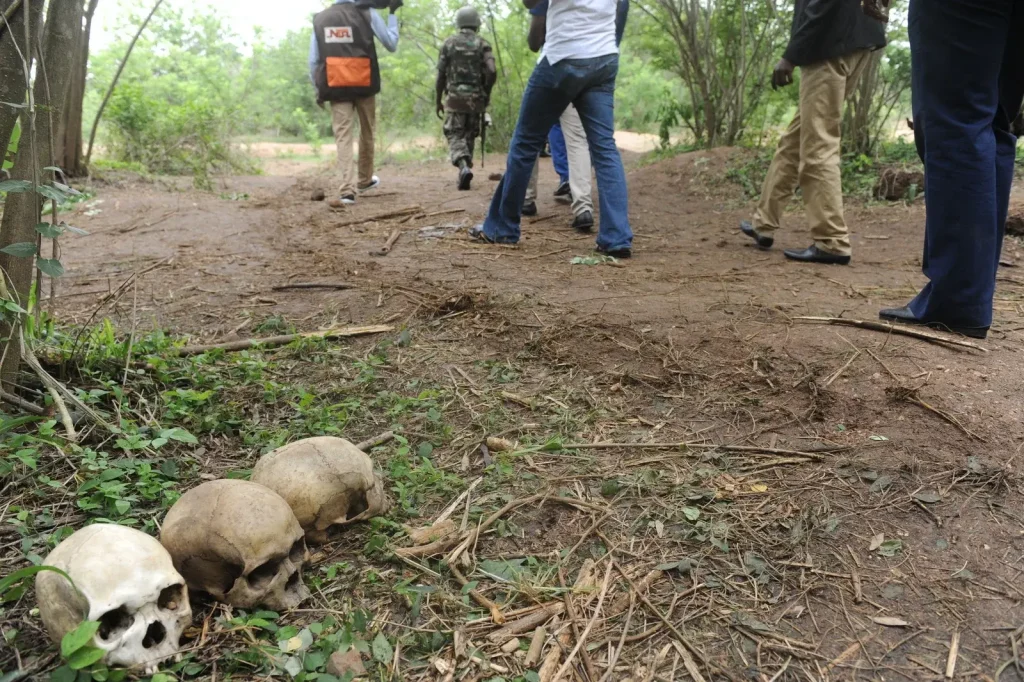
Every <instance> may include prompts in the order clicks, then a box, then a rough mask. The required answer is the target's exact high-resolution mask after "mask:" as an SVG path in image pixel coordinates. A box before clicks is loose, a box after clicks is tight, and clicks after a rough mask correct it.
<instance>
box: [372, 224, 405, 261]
mask: <svg viewBox="0 0 1024 682" xmlns="http://www.w3.org/2000/svg"><path fill="white" fill-rule="evenodd" d="M401 236H402V231H401V230H392V231H391V234H390V235H389V236H388V240H387V241H386V242H384V246H382V247H380V248H379V249H378V250H376V251H371V252H370V255H371V256H386V255H388V254H389V253H391V249H393V248H395V242H397V241H398V238H399V237H401Z"/></svg>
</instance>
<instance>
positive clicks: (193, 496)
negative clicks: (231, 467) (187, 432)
mask: <svg viewBox="0 0 1024 682" xmlns="http://www.w3.org/2000/svg"><path fill="white" fill-rule="evenodd" d="M160 542H162V543H163V544H164V547H166V548H167V551H168V552H170V553H171V557H172V558H173V559H174V566H175V567H176V568H177V569H178V570H179V571H181V574H182V575H183V576H185V580H187V581H188V586H189V587H191V588H192V589H194V590H198V591H202V592H208V593H210V594H211V595H213V596H214V597H216V598H217V599H219V600H221V601H225V602H227V603H228V604H231V605H232V606H237V607H239V608H245V609H248V608H252V607H254V606H266V607H268V608H271V609H279V610H284V609H291V608H295V607H296V606H298V605H299V604H301V603H302V601H303V600H305V599H306V598H307V597H309V590H308V589H306V586H305V585H304V584H303V582H302V564H303V562H305V561H306V559H307V557H308V555H307V553H306V542H305V540H304V539H303V536H302V527H301V526H299V522H298V521H296V520H295V515H294V514H292V510H291V509H289V508H288V503H287V502H285V501H284V500H283V499H281V496H280V495H278V494H277V493H275V492H274V491H273V490H270V489H269V488H265V487H263V486H261V485H258V484H256V483H250V482H249V481H233V480H232V481H228V480H224V481H210V482H209V483H203V484H202V485H200V486H198V487H196V488H193V489H192V490H190V491H188V492H187V493H185V494H184V495H182V496H181V499H180V500H178V501H177V502H176V503H175V504H174V506H173V507H171V511H169V512H168V513H167V518H166V519H164V527H163V530H162V531H161V532H160Z"/></svg>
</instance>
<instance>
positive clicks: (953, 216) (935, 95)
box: [909, 0, 1024, 327]
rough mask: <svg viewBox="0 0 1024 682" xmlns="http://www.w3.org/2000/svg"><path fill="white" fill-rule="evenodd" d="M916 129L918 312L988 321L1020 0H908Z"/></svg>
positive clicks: (940, 318)
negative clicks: (920, 216)
mask: <svg viewBox="0 0 1024 682" xmlns="http://www.w3.org/2000/svg"><path fill="white" fill-rule="evenodd" d="M909 29H910V48H911V55H912V71H913V107H914V138H915V142H916V143H917V150H918V153H919V154H920V156H921V160H922V161H923V162H924V167H925V184H926V187H927V190H926V192H925V206H926V208H927V218H926V224H925V239H924V257H923V260H922V264H923V266H924V267H923V269H924V274H925V275H926V276H927V277H928V279H929V280H930V281H929V283H928V284H927V285H926V286H925V288H924V289H923V290H922V291H921V293H920V294H918V295H917V298H915V299H914V300H913V301H912V302H911V304H910V307H911V310H912V311H913V312H914V314H915V315H916V316H917V317H918V319H921V320H923V321H926V322H933V321H934V322H944V323H946V324H951V325H958V326H965V327H988V326H989V325H990V324H991V323H992V297H993V295H994V293H995V283H996V270H997V269H998V268H999V254H1000V250H1001V249H1002V244H1003V231H1004V226H1005V223H1006V213H1007V207H1008V204H1009V200H1010V184H1011V182H1012V180H1013V167H1014V158H1015V152H1016V144H1017V140H1016V138H1015V137H1014V136H1013V134H1012V133H1011V132H1010V123H1011V122H1012V121H1013V119H1014V117H1015V116H1016V115H1017V112H1018V111H1019V110H1020V107H1021V100H1022V99H1024V0H911V1H910V17H909Z"/></svg>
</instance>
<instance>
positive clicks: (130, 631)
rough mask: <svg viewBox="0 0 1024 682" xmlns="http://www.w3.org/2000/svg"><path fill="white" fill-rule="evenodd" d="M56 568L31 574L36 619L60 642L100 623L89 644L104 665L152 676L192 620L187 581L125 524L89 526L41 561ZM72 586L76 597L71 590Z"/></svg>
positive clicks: (148, 539)
mask: <svg viewBox="0 0 1024 682" xmlns="http://www.w3.org/2000/svg"><path fill="white" fill-rule="evenodd" d="M43 563H44V564H45V565H46V566H53V567H54V568H59V569H61V570H62V571H64V572H65V573H67V574H68V575H70V576H71V579H72V580H73V581H74V586H72V584H71V583H70V582H68V580H67V578H65V577H64V576H62V575H61V574H59V573H56V572H54V571H43V572H41V573H39V574H38V575H36V596H37V598H38V599H39V615H40V616H42V619H43V624H44V625H46V629H47V631H48V632H49V633H50V637H52V638H53V640H54V641H55V642H60V641H61V639H62V638H63V637H64V635H66V634H67V633H69V632H71V631H72V630H74V629H75V628H77V627H78V626H79V625H80V624H81V623H82V622H83V621H86V620H93V621H99V623H100V628H99V630H98V631H97V633H96V635H95V637H93V645H94V646H96V647H98V648H100V649H103V650H104V651H105V652H106V655H105V656H104V657H103V660H104V661H105V662H106V663H107V664H108V665H119V666H125V667H140V668H145V669H146V671H147V672H153V671H155V670H156V667H157V666H158V665H159V664H160V663H161V662H163V661H165V660H167V659H168V658H171V657H172V656H174V655H176V654H177V653H178V648H179V642H180V640H181V633H182V632H183V631H184V630H185V627H186V626H188V625H189V624H190V623H191V622H192V608H191V607H190V606H189V603H188V589H186V587H185V579H184V578H182V577H181V575H179V574H178V572H177V571H176V570H174V564H173V563H172V562H171V556H170V555H169V554H168V553H167V550H165V549H164V548H163V547H162V546H161V545H160V543H159V542H157V540H156V538H153V537H151V536H149V535H146V534H145V533H143V532H141V531H137V530H134V529H132V528H126V527H124V526H115V525H111V524H96V525H94V526H87V527H86V528H83V529H81V530H79V531H77V532H75V533H74V534H72V535H71V537H69V538H67V539H66V540H64V542H62V543H60V544H59V545H57V548H56V549H54V550H53V551H52V552H50V555H49V556H48V557H46V561H44V562H43ZM76 588H77V591H76Z"/></svg>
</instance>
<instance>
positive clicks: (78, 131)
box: [57, 0, 99, 177]
mask: <svg viewBox="0 0 1024 682" xmlns="http://www.w3.org/2000/svg"><path fill="white" fill-rule="evenodd" d="M98 3H99V0H89V6H88V7H87V8H86V10H85V27H84V28H83V29H82V32H81V33H80V34H79V39H78V45H77V46H76V48H75V54H76V55H78V56H77V58H76V61H75V64H74V67H75V71H74V73H73V74H72V79H71V85H70V86H69V89H68V97H67V102H66V104H65V107H64V116H63V119H62V126H61V127H62V128H63V135H62V136H61V138H62V139H63V147H62V148H61V150H60V153H58V154H57V165H58V166H60V167H61V168H62V169H64V172H65V173H67V174H68V175H69V176H71V177H81V176H83V175H87V174H88V172H89V171H88V169H87V168H86V167H85V164H84V163H82V158H83V153H84V149H83V142H84V141H83V139H82V104H83V101H84V100H85V80H86V76H87V74H88V71H89V37H90V35H91V33H92V17H93V15H94V14H95V12H96V5H97V4H98Z"/></svg>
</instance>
